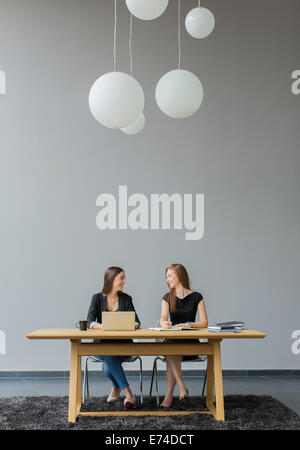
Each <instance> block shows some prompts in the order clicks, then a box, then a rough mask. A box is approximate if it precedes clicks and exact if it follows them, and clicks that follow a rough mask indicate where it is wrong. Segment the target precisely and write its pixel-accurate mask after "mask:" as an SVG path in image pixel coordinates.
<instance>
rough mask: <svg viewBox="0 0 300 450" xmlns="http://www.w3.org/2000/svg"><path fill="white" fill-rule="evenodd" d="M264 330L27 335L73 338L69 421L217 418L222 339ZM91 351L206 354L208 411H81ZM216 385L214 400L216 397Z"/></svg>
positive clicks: (219, 415)
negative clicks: (86, 361)
mask: <svg viewBox="0 0 300 450" xmlns="http://www.w3.org/2000/svg"><path fill="white" fill-rule="evenodd" d="M265 336H266V334H265V333H262V332H260V331H255V330H248V329H243V330H242V331H240V332H238V333H210V332H208V331H207V329H206V328H203V329H197V330H188V331H155V330H149V329H147V328H145V329H143V328H142V329H138V330H135V331H102V330H87V331H80V330H77V329H61V328H58V329H57V328H54V329H40V330H37V331H34V332H32V333H29V334H27V335H26V337H27V338H28V339H69V340H70V341H71V365H70V382H69V416H68V421H69V422H76V418H77V416H78V415H81V416H107V415H109V416H127V415H130V416H142V415H160V416H163V415H186V414H194V413H198V414H199V413H202V414H212V415H213V416H214V417H215V419H216V420H225V413H224V398H223V379H222V363H221V342H222V340H223V339H261V338H264V337H265ZM84 339H103V341H102V342H101V343H97V344H94V343H92V342H81V340H84ZM105 339H110V340H111V339H113V340H114V339H118V340H119V339H121V340H122V339H142V340H144V339H146V340H148V339H154V340H155V339H186V343H185V342H183V343H171V342H124V343H122V344H121V343H120V342H105ZM189 339H207V342H205V343H204V342H199V343H194V342H189ZM88 355H128V356H129V355H130V356H134V355H147V356H149V355H150V356H154V355H206V356H207V388H206V406H207V408H208V411H166V410H157V411H138V410H130V411H127V410H125V411H114V412H94V411H90V412H81V411H80V408H81V404H82V398H81V357H82V356H88ZM214 388H215V403H214V398H213V393H214Z"/></svg>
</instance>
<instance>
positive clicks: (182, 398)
mask: <svg viewBox="0 0 300 450" xmlns="http://www.w3.org/2000/svg"><path fill="white" fill-rule="evenodd" d="M187 398H189V390H188V389H187V390H186V394H185V395H183V396H181V395H180V396H179V400H186V399H187Z"/></svg>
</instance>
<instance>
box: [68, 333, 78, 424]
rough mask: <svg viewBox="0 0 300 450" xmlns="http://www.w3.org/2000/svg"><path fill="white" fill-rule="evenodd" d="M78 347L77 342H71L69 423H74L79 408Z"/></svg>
mask: <svg viewBox="0 0 300 450" xmlns="http://www.w3.org/2000/svg"><path fill="white" fill-rule="evenodd" d="M79 345H80V342H79V343H78V341H71V364H70V382H69V417H68V421H69V422H76V417H77V414H78V412H79V409H80V406H81V357H80V356H78V347H79ZM78 407H79V409H78Z"/></svg>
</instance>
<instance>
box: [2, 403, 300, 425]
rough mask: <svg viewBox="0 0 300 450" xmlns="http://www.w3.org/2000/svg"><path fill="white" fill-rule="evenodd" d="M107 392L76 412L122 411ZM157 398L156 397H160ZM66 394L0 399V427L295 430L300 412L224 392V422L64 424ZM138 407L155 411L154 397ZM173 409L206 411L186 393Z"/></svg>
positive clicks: (177, 419)
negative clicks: (182, 400)
mask: <svg viewBox="0 0 300 450" xmlns="http://www.w3.org/2000/svg"><path fill="white" fill-rule="evenodd" d="M106 398H107V397H88V398H87V399H86V401H85V403H84V405H82V407H81V411H113V410H115V411H117V410H123V409H124V408H123V402H121V401H120V402H116V403H114V404H113V405H111V404H110V405H109V404H107V403H106ZM162 399H163V398H162V397H161V401H162ZM68 400H69V399H68V397H67V396H65V397H49V396H41V397H10V398H1V399H0V430H106V431H109V430H299V429H300V417H299V416H298V415H297V414H296V413H295V412H294V411H292V410H290V409H289V408H288V407H287V406H285V405H283V404H282V403H280V402H279V401H278V400H276V399H274V398H273V397H271V396H268V395H259V396H256V395H226V396H225V397H224V404H225V421H224V422H217V421H216V420H215V419H214V418H213V417H212V416H210V415H208V414H191V415H185V416H163V417H162V416H141V417H135V416H131V417H112V416H109V417H99V416H98V417H95V416H94V417H88V416H79V417H78V418H77V422H76V423H74V424H72V423H68ZM138 409H142V410H149V411H150V410H151V411H153V410H157V409H158V407H157V405H156V399H155V397H151V398H150V397H144V402H143V405H142V406H140V405H138ZM171 409H177V410H183V409H185V410H205V409H206V408H205V399H204V397H190V398H189V399H188V400H186V401H184V404H182V402H180V401H179V400H178V399H176V398H175V399H174V401H173V404H172V408H171Z"/></svg>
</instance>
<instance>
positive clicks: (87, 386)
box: [85, 358, 90, 397]
mask: <svg viewBox="0 0 300 450" xmlns="http://www.w3.org/2000/svg"><path fill="white" fill-rule="evenodd" d="M85 363H86V395H87V396H88V397H89V395H90V387H89V371H88V358H87V359H86V362H85Z"/></svg>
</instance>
